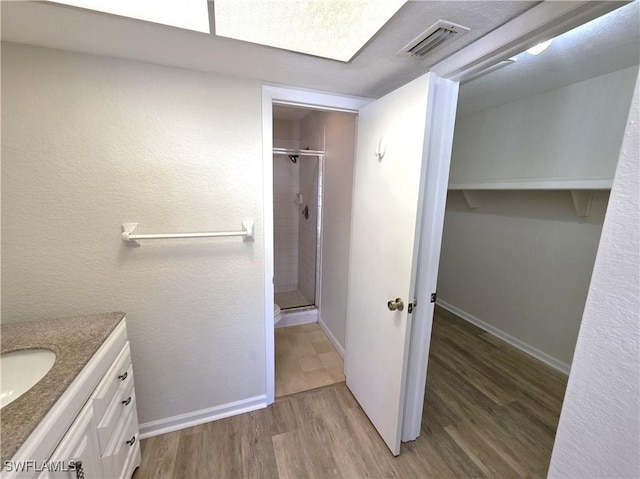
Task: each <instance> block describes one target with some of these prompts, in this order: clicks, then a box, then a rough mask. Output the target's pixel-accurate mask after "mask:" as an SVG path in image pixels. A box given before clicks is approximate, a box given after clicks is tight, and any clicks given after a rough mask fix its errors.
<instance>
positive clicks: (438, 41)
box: [398, 20, 470, 57]
mask: <svg viewBox="0 0 640 479" xmlns="http://www.w3.org/2000/svg"><path fill="white" fill-rule="evenodd" d="M469 30H470V29H469V28H467V27H463V26H462V25H456V24H455V23H451V22H447V21H446V20H438V21H437V22H436V23H434V24H433V25H431V26H430V27H429V28H428V29H427V30H426V31H424V32H423V33H422V34H420V35H418V37H417V38H414V40H413V41H412V42H410V43H409V44H407V45H406V46H405V47H404V48H402V49H401V50H400V51H399V52H398V55H400V56H403V57H424V56H425V55H428V54H429V53H432V52H433V51H434V50H436V49H437V48H441V47H443V46H444V45H446V44H447V43H449V42H452V41H453V40H455V39H456V38H460V37H461V36H462V35H464V34H465V33H467V32H468V31H469Z"/></svg>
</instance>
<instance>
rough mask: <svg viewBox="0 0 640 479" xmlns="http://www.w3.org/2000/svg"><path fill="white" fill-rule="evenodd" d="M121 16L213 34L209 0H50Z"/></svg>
mask: <svg viewBox="0 0 640 479" xmlns="http://www.w3.org/2000/svg"><path fill="white" fill-rule="evenodd" d="M48 1H50V2H52V3H63V4H65V5H71V6H74V7H80V8H86V9H87V10H95V11H97V12H104V13H110V14H112V15H119V16H121V17H128V18H135V19H137V20H144V21H147V22H152V23H159V24H161V25H169V26H172V27H177V28H182V29H185V30H193V31H196V32H202V33H210V31H209V7H208V6H207V0H135V1H131V0H48Z"/></svg>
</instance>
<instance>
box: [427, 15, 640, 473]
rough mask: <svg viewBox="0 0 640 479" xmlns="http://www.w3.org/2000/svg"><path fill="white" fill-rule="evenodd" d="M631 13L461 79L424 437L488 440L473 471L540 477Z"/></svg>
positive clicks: (608, 154)
mask: <svg viewBox="0 0 640 479" xmlns="http://www.w3.org/2000/svg"><path fill="white" fill-rule="evenodd" d="M638 18H639V16H638V3H637V2H635V3H634V4H629V5H626V6H624V7H621V8H620V9H618V10H615V11H613V12H611V13H609V14H607V15H604V16H602V17H600V18H598V19H596V20H594V21H592V22H590V23H586V24H584V25H582V26H580V27H578V28H576V29H574V30H571V31H569V32H567V33H565V34H563V35H561V36H558V37H556V38H555V39H554V40H553V42H552V43H551V45H550V46H549V48H548V49H547V50H546V51H545V52H543V53H541V54H539V55H538V56H533V55H531V54H528V53H526V52H523V53H521V54H519V55H517V56H516V57H515V61H513V62H512V63H511V64H509V65H507V66H504V67H503V68H501V69H500V70H494V71H493V72H491V73H489V74H487V75H486V76H482V77H478V78H477V79H474V80H471V81H469V82H466V83H465V82H463V84H462V85H461V87H460V94H459V106H458V115H457V119H456V129H455V133H454V142H453V153H452V160H451V172H450V182H449V191H448V198H447V207H446V213H445V223H444V234H443V242H442V244H443V247H442V254H441V260H440V272H439V278H438V301H437V303H438V306H439V307H438V308H437V310H436V316H435V319H434V324H433V335H432V342H431V351H430V359H429V366H428V375H427V393H426V394H427V398H426V400H425V423H427V424H428V423H429V422H430V423H431V425H430V426H429V431H428V432H424V433H425V434H427V435H429V436H431V437H434V436H438V437H439V435H440V434H442V436H443V437H446V438H447V440H451V441H453V442H454V443H455V444H456V445H458V446H460V447H461V448H462V449H464V448H465V447H466V446H467V445H469V444H474V447H477V448H478V450H481V451H482V454H480V453H478V454H477V456H476V457H478V456H482V460H481V461H475V463H474V464H471V465H470V466H469V467H470V468H471V469H470V470H469V472H467V473H466V474H467V475H471V474H473V470H474V469H473V468H474V467H478V468H479V469H480V470H482V471H485V470H490V471H492V473H493V474H495V475H499V476H505V477H508V476H515V475H519V474H522V475H524V474H526V475H533V476H546V475H547V468H548V467H549V461H550V458H551V451H552V449H553V445H554V439H555V431H556V427H557V424H558V420H559V416H560V411H561V408H562V403H563V399H564V391H565V387H566V384H567V375H568V373H569V370H570V367H571V361H572V357H573V350H574V347H575V344H576V340H577V337H578V331H579V328H580V323H581V320H582V314H583V309H584V306H585V301H586V298H587V293H588V289H589V282H590V278H591V273H592V269H593V265H594V261H595V257H596V252H597V249H598V244H599V239H600V233H601V230H602V225H603V221H604V218H605V212H606V209H607V202H608V197H609V190H610V188H611V185H612V183H613V177H614V172H615V168H616V164H617V160H618V156H619V151H620V147H621V144H622V139H623V136H624V130H625V126H626V123H627V116H628V113H629V106H630V104H631V98H632V94H633V88H634V85H635V82H636V78H637V74H638V58H639V54H640V51H639V42H638V32H639V29H638ZM612 30H615V31H616V32H617V36H616V37H615V38H608V39H607V38H604V37H605V36H606V35H603V32H604V31H612ZM595 45H598V46H599V48H602V50H600V51H598V52H596V51H595ZM525 71H526V72H527V73H525ZM533 78H535V81H533ZM453 386H455V387H453ZM532 437H535V444H534V443H532V442H531V438H532ZM482 438H485V439H482ZM476 441H478V442H476ZM481 441H484V442H485V444H486V443H491V446H490V447H486V446H485V445H482V442H481ZM476 444H477V446H476ZM465 457H466V459H469V457H470V456H464V455H462V458H465ZM461 462H462V461H461ZM471 462H474V461H471ZM498 471H499V472H498ZM525 471H526V472H525Z"/></svg>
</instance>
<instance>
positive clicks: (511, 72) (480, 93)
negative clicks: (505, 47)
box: [458, 0, 640, 117]
mask: <svg viewBox="0 0 640 479" xmlns="http://www.w3.org/2000/svg"><path fill="white" fill-rule="evenodd" d="M517 59H518V61H517V62H515V63H512V64H511V65H509V66H506V67H504V68H502V69H500V70H497V71H495V72H493V73H489V74H487V75H485V76H483V77H480V78H478V79H476V80H473V81H471V82H469V83H466V84H463V85H462V86H461V87H460V95H459V100H458V117H463V116H466V115H470V114H473V113H476V112H478V111H482V110H484V109H486V108H489V107H492V106H497V105H501V104H504V103H508V102H511V101H514V100H518V99H522V98H527V97H529V96H534V95H537V94H540V93H543V92H545V91H549V90H554V89H556V88H562V87H563V86H567V85H570V84H571V83H576V82H579V81H584V80H588V79H589V78H594V77H596V76H600V75H604V74H606V73H610V72H613V71H616V70H620V69H622V68H626V67H630V66H633V65H638V62H640V1H638V0H636V1H635V2H633V3H631V4H629V5H625V6H624V7H621V8H619V9H617V10H614V11H613V12H611V13H609V14H607V15H604V16H602V17H600V18H597V19H595V20H592V21H591V22H589V23H586V24H584V25H582V26H580V27H578V28H575V29H573V30H571V31H569V32H567V33H565V34H563V35H561V36H559V37H557V38H555V39H554V40H553V43H552V44H551V46H550V47H549V48H547V49H546V50H545V51H544V52H542V53H541V54H540V55H538V56H534V55H530V54H528V53H526V52H523V53H521V54H520V55H518V56H517Z"/></svg>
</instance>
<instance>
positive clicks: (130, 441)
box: [127, 435, 136, 446]
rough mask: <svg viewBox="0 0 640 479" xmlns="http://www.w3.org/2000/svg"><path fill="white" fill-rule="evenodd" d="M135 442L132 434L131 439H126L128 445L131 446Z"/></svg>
mask: <svg viewBox="0 0 640 479" xmlns="http://www.w3.org/2000/svg"><path fill="white" fill-rule="evenodd" d="M135 442H136V436H135V435H134V436H133V437H131V439H129V440H128V441H127V444H128V445H129V446H133V445H134V444H135Z"/></svg>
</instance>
